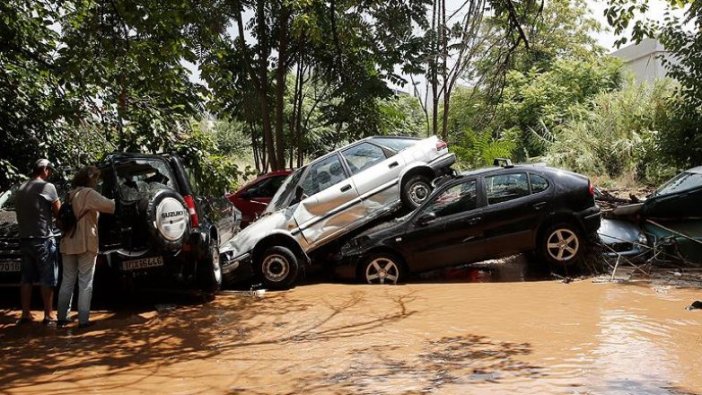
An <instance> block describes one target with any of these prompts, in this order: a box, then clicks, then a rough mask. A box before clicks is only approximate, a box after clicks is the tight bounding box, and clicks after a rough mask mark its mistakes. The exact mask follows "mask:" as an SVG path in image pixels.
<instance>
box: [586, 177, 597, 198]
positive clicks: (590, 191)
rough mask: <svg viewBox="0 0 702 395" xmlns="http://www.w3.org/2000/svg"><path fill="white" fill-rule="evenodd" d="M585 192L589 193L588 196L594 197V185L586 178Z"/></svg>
mask: <svg viewBox="0 0 702 395" xmlns="http://www.w3.org/2000/svg"><path fill="white" fill-rule="evenodd" d="M587 192H588V193H589V194H590V196H592V197H595V186H594V185H592V183H591V182H590V180H587Z"/></svg>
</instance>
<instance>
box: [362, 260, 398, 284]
mask: <svg viewBox="0 0 702 395" xmlns="http://www.w3.org/2000/svg"><path fill="white" fill-rule="evenodd" d="M360 276H361V281H362V282H364V283H368V284H397V283H399V282H400V281H401V280H402V279H403V278H404V266H403V265H402V262H401V261H400V258H398V257H397V256H396V255H393V254H389V253H378V254H372V255H370V256H369V257H368V258H366V259H365V260H364V261H363V263H362V264H361V267H360Z"/></svg>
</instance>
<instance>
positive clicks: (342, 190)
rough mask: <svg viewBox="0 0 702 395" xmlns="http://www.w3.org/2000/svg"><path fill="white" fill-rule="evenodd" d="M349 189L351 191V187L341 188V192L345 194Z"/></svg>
mask: <svg viewBox="0 0 702 395" xmlns="http://www.w3.org/2000/svg"><path fill="white" fill-rule="evenodd" d="M349 189H351V185H344V186H343V187H341V192H346V191H348V190H349Z"/></svg>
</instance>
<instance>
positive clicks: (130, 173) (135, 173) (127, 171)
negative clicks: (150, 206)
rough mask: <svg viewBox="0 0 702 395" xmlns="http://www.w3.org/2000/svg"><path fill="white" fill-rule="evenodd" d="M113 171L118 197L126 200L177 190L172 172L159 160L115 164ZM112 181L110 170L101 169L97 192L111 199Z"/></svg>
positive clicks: (149, 159) (136, 160) (129, 161)
mask: <svg viewBox="0 0 702 395" xmlns="http://www.w3.org/2000/svg"><path fill="white" fill-rule="evenodd" d="M114 169H116V170H117V178H116V182H117V188H118V192H119V195H120V196H121V197H122V198H123V199H126V200H130V201H131V200H139V199H140V198H141V197H143V196H144V195H145V194H148V193H151V192H154V191H157V190H160V189H163V188H171V189H177V188H176V180H175V176H174V175H173V172H172V171H171V169H170V167H169V166H168V165H167V164H166V162H165V161H162V160H159V159H151V158H145V159H132V160H128V161H124V162H119V163H116V164H115V165H114ZM191 178H194V177H191ZM113 180H114V178H113V174H112V168H107V169H103V173H102V180H101V182H100V183H99V184H98V191H100V192H101V193H102V194H103V195H105V196H108V197H113V196H112V189H113Z"/></svg>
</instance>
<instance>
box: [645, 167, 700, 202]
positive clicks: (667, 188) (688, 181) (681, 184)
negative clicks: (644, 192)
mask: <svg viewBox="0 0 702 395" xmlns="http://www.w3.org/2000/svg"><path fill="white" fill-rule="evenodd" d="M701 186H702V174H697V173H688V172H683V173H680V174H678V175H677V176H675V177H673V179H671V180H670V181H668V182H666V183H665V184H663V185H662V186H661V187H660V188H658V190H657V191H656V192H655V193H654V194H653V195H654V196H660V195H667V194H669V193H676V192H680V191H685V190H688V189H692V188H698V187H701Z"/></svg>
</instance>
